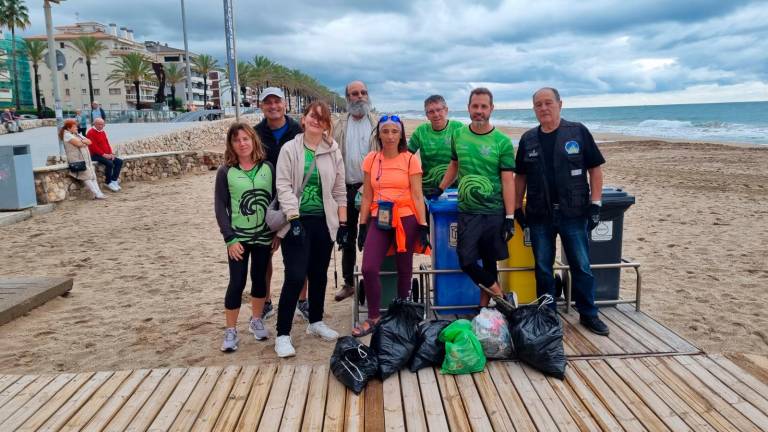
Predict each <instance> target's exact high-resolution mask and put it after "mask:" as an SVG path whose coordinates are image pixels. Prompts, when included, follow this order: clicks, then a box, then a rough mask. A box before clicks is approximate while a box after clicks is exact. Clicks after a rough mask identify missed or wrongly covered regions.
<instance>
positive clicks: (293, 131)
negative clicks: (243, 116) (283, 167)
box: [254, 116, 302, 166]
mask: <svg viewBox="0 0 768 432" xmlns="http://www.w3.org/2000/svg"><path fill="white" fill-rule="evenodd" d="M285 121H286V122H288V130H286V131H285V133H284V134H283V136H282V137H281V138H280V141H279V142H276V141H275V137H274V135H272V130H271V129H270V128H269V125H267V119H266V118H264V119H263V120H262V121H261V122H259V124H257V125H256V127H255V128H254V129H256V133H257V134H259V139H260V140H261V144H262V145H263V146H264V150H265V151H266V152H267V160H268V161H269V162H270V163H271V164H272V166H277V156H278V155H280V149H281V148H282V147H283V144H285V143H287V142H288V141H290V140H292V139H293V138H294V137H295V136H296V135H298V134H300V133H301V132H302V130H301V125H299V123H298V122H297V121H295V120H294V119H292V118H290V117H288V116H285Z"/></svg>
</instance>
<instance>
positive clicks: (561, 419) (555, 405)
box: [520, 363, 597, 430]
mask: <svg viewBox="0 0 768 432" xmlns="http://www.w3.org/2000/svg"><path fill="white" fill-rule="evenodd" d="M520 366H522V368H523V372H525V375H526V376H527V377H528V380H529V381H530V382H531V385H532V386H533V388H534V389H535V390H536V393H537V394H538V395H539V399H541V401H542V403H543V404H544V406H545V407H546V408H547V411H549V414H550V415H551V416H552V419H553V420H554V421H555V424H557V427H558V428H560V429H561V430H576V429H578V426H577V425H576V422H575V421H574V419H573V418H572V417H571V414H570V413H569V412H568V410H567V409H566V408H565V405H563V403H562V401H561V400H560V398H559V397H558V396H557V393H555V391H554V390H553V389H552V387H551V386H550V385H549V382H548V381H547V377H546V376H545V375H544V374H542V373H541V372H538V371H536V370H533V369H532V368H531V367H529V366H527V365H525V364H523V363H520ZM595 428H597V425H595Z"/></svg>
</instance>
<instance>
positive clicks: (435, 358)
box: [409, 320, 451, 372]
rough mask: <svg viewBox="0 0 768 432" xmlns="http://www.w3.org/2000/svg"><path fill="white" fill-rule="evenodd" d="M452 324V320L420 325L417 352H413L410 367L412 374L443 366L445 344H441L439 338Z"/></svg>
mask: <svg viewBox="0 0 768 432" xmlns="http://www.w3.org/2000/svg"><path fill="white" fill-rule="evenodd" d="M450 323H451V321H450V320H432V321H423V322H421V323H419V325H418V326H417V328H416V338H417V342H416V350H415V351H414V352H413V358H412V359H411V364H410V367H409V368H410V370H411V372H416V371H418V370H419V369H423V368H425V367H431V366H440V365H441V364H443V359H444V358H445V342H440V341H439V340H438V339H437V337H438V336H440V332H441V331H443V329H444V328H446V327H447V326H448V324H450Z"/></svg>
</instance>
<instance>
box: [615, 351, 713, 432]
mask: <svg viewBox="0 0 768 432" xmlns="http://www.w3.org/2000/svg"><path fill="white" fill-rule="evenodd" d="M622 364H623V365H624V366H626V367H627V368H628V369H629V370H631V371H632V372H633V373H634V374H635V375H637V377H638V379H639V380H640V381H641V382H642V383H643V384H644V385H646V386H648V388H649V389H650V390H651V391H652V392H653V394H654V395H656V396H657V397H658V398H659V399H661V400H662V401H664V403H665V404H666V405H668V406H669V408H670V409H671V410H672V411H673V412H674V413H675V414H676V415H678V416H679V417H680V418H681V419H683V421H685V423H686V424H687V426H689V427H690V428H691V429H693V430H694V431H697V432H699V431H702V432H709V431H714V430H715V429H714V428H713V427H712V426H710V424H709V423H707V421H706V420H704V418H702V416H700V415H699V414H698V412H696V410H695V409H693V408H692V407H691V406H690V405H689V404H688V403H687V402H686V400H684V399H683V398H682V397H681V396H680V395H679V394H678V393H677V392H675V390H674V389H673V388H672V387H670V386H668V385H667V384H666V383H665V382H664V381H663V380H662V378H661V377H659V376H658V375H656V374H655V373H654V371H652V370H651V369H650V368H649V367H648V366H646V365H645V364H644V363H643V362H642V361H640V360H639V359H624V360H623V361H622ZM652 407H653V406H652ZM654 409H655V408H654ZM660 411H661V410H660V409H659V410H657V411H656V413H659V412H660ZM662 420H664V417H662ZM682 429H683V428H681V430H682Z"/></svg>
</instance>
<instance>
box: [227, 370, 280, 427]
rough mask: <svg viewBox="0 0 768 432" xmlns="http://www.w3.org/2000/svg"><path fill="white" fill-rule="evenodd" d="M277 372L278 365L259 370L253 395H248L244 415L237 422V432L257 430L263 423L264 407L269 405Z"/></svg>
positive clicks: (252, 391) (254, 383)
mask: <svg viewBox="0 0 768 432" xmlns="http://www.w3.org/2000/svg"><path fill="white" fill-rule="evenodd" d="M275 372H277V365H275V364H269V365H266V366H264V367H260V368H259V374H258V375H257V376H256V379H255V380H254V382H253V387H252V388H251V393H250V394H249V395H248V400H247V401H245V407H244V408H243V414H242V415H241V416H240V420H239V421H238V422H237V427H236V428H235V430H236V431H238V432H244V431H253V430H256V428H257V426H258V425H259V422H260V421H261V415H262V413H263V412H264V405H265V404H266V403H267V398H268V397H269V391H270V390H271V389H272V382H273V381H274V379H275Z"/></svg>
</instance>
